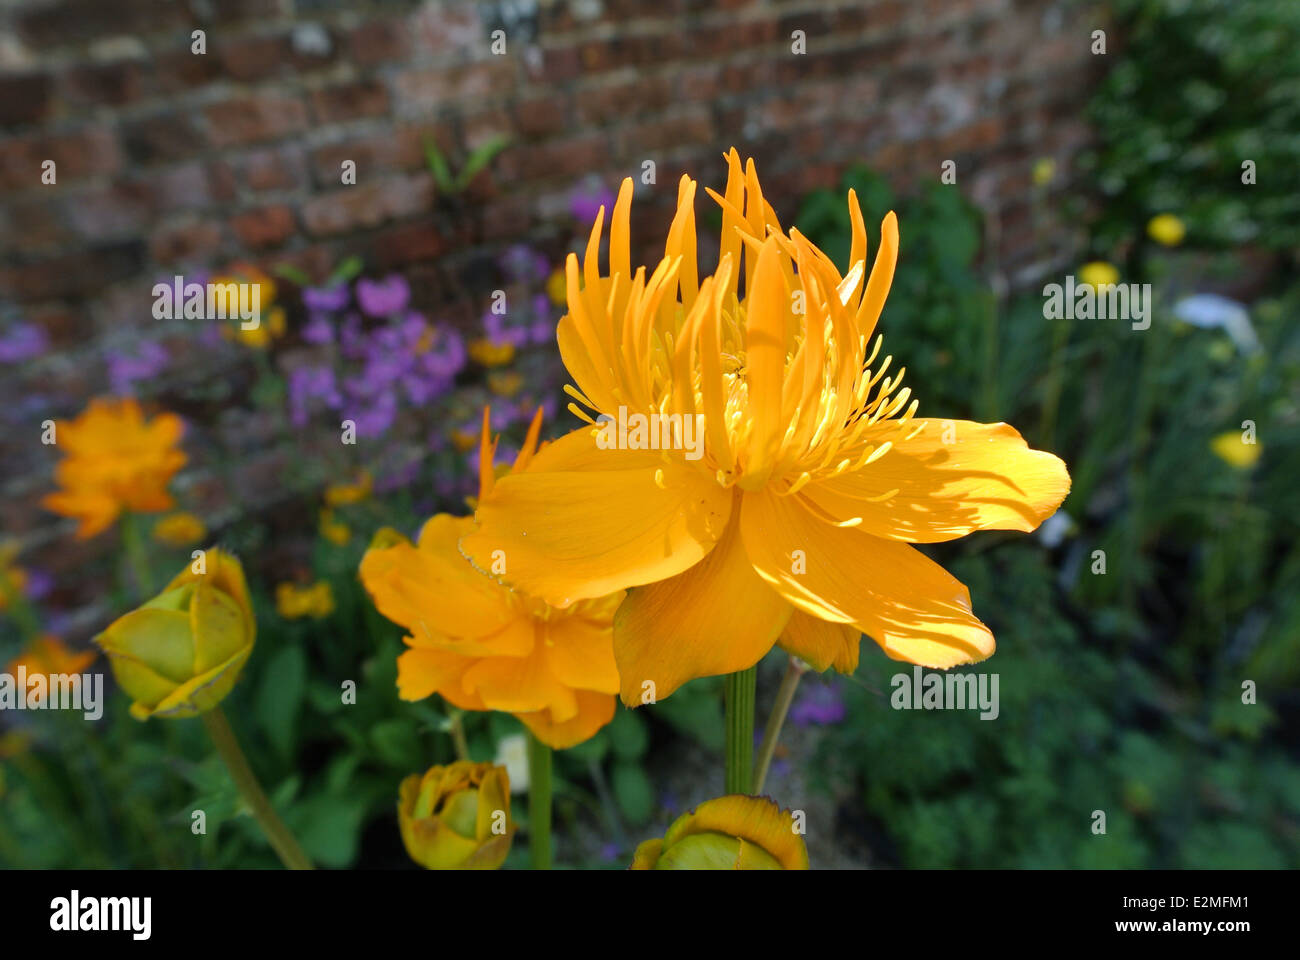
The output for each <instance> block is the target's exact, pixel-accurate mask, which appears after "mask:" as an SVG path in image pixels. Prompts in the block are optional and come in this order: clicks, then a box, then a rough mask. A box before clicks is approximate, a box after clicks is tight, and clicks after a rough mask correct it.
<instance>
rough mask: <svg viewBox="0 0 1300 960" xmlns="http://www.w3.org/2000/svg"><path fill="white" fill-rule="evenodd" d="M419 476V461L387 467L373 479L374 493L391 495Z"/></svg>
mask: <svg viewBox="0 0 1300 960" xmlns="http://www.w3.org/2000/svg"><path fill="white" fill-rule="evenodd" d="M419 474H420V461H419V460H408V461H406V462H405V463H402V464H399V465H397V466H395V467H388V468H387V469H385V470H384V471H383V472H382V473H380V474H379V476H378V477H376V478H375V491H376V492H377V493H391V492H392V491H394V490H401V489H404V488H405V487H409V486H410V485H411V484H412V483H414V482H415V478H416V477H417V476H419ZM417 539H418V538H417Z"/></svg>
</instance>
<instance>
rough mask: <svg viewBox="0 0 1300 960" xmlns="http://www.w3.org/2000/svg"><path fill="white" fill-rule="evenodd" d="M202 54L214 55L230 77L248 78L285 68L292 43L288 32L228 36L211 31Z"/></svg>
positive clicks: (262, 78)
mask: <svg viewBox="0 0 1300 960" xmlns="http://www.w3.org/2000/svg"><path fill="white" fill-rule="evenodd" d="M205 56H209V57H216V58H217V60H218V62H219V63H220V64H221V69H222V72H223V73H224V74H225V75H226V76H227V77H229V78H230V79H231V80H239V81H243V82H250V81H257V80H265V79H266V78H267V77H273V76H277V75H279V74H282V73H285V72H287V70H288V68H289V61H290V59H291V58H292V56H293V46H292V44H291V42H290V40H289V35H288V34H287V33H280V34H262V35H255V34H247V33H244V34H234V35H229V36H228V35H224V34H222V33H219V32H213V33H211V34H209V36H208V52H207V54H205Z"/></svg>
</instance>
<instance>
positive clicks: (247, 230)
mask: <svg viewBox="0 0 1300 960" xmlns="http://www.w3.org/2000/svg"><path fill="white" fill-rule="evenodd" d="M230 229H231V230H233V231H234V234H235V236H237V237H238V238H239V239H240V240H241V241H242V242H243V243H244V244H245V245H246V246H248V247H251V248H253V249H254V250H262V249H265V248H267V247H278V246H280V244H282V243H284V242H285V241H286V240H288V239H289V238H290V237H291V236H293V235H294V233H295V232H296V231H297V229H298V225H297V223H296V222H295V221H294V217H293V211H292V210H291V209H289V207H287V206H285V205H284V204H277V205H275V206H271V207H262V208H260V209H258V210H249V211H247V212H245V213H241V214H239V215H238V216H236V217H233V218H232V219H231V221H230Z"/></svg>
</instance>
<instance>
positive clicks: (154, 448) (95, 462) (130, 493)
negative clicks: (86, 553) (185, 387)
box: [41, 397, 185, 540]
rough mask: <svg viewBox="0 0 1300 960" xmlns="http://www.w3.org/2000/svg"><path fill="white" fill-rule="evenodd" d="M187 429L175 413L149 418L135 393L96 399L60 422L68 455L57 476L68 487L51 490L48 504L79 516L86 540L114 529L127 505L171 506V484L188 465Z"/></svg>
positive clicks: (143, 508)
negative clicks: (183, 448)
mask: <svg viewBox="0 0 1300 960" xmlns="http://www.w3.org/2000/svg"><path fill="white" fill-rule="evenodd" d="M182 430H183V426H182V423H181V418H180V417H178V416H176V415H175V414H174V413H162V414H159V415H158V416H156V417H154V418H153V419H152V420H146V419H145V418H144V414H143V413H142V412H141V410H140V405H139V404H138V403H137V402H136V401H135V399H134V398H132V397H126V398H123V399H120V400H112V399H104V398H100V399H97V400H92V401H91V402H90V406H89V407H87V408H86V410H85V411H83V412H82V414H81V416H79V417H77V419H75V420H73V421H71V422H70V423H67V422H63V421H60V422H59V423H57V424H56V425H55V443H56V445H57V446H58V447H59V449H60V450H62V451H63V452H64V458H63V459H62V460H61V461H59V465H58V467H56V468H55V471H54V479H55V481H56V482H57V483H58V485H59V487H61V488H62V489H60V490H58V491H56V492H55V493H51V494H47V495H46V496H45V498H44V499H43V500H41V504H42V506H44V507H45V508H46V509H47V510H52V511H54V512H55V513H58V514H61V515H62V516H65V517H76V518H78V519H79V520H80V521H81V526H80V527H78V528H77V538H78V539H80V540H86V539H88V538H90V537H93V536H94V535H95V534H97V533H101V532H102V531H104V530H106V529H108V527H110V526H112V524H113V521H114V520H116V519H117V517H118V515H119V514H120V513H122V511H124V510H132V511H136V512H138V513H156V512H158V511H161V510H168V509H170V508H171V506H172V498H171V495H170V494H169V493H168V492H167V484H168V482H169V481H170V480H171V478H172V474H174V473H175V472H176V471H177V470H179V469H180V468H181V467H183V466H184V465H185V454H184V452H183V451H181V450H180V449H178V447H177V444H178V443H179V441H180V438H181V432H182Z"/></svg>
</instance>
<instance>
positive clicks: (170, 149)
mask: <svg viewBox="0 0 1300 960" xmlns="http://www.w3.org/2000/svg"><path fill="white" fill-rule="evenodd" d="M122 143H123V145H124V146H125V148H126V155H127V156H128V157H129V158H130V159H131V161H132V163H136V164H141V165H148V164H152V163H162V162H166V161H169V160H183V159H186V158H188V157H192V156H195V155H197V154H198V153H200V152H201V151H202V149H203V135H202V134H201V133H200V132H199V127H198V124H197V122H196V121H195V118H194V116H193V114H192V113H191V112H190V111H186V110H173V111H167V112H165V113H156V114H153V115H151V116H147V117H141V118H140V119H138V120H131V121H127V122H126V123H124V124H123V125H122Z"/></svg>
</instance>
